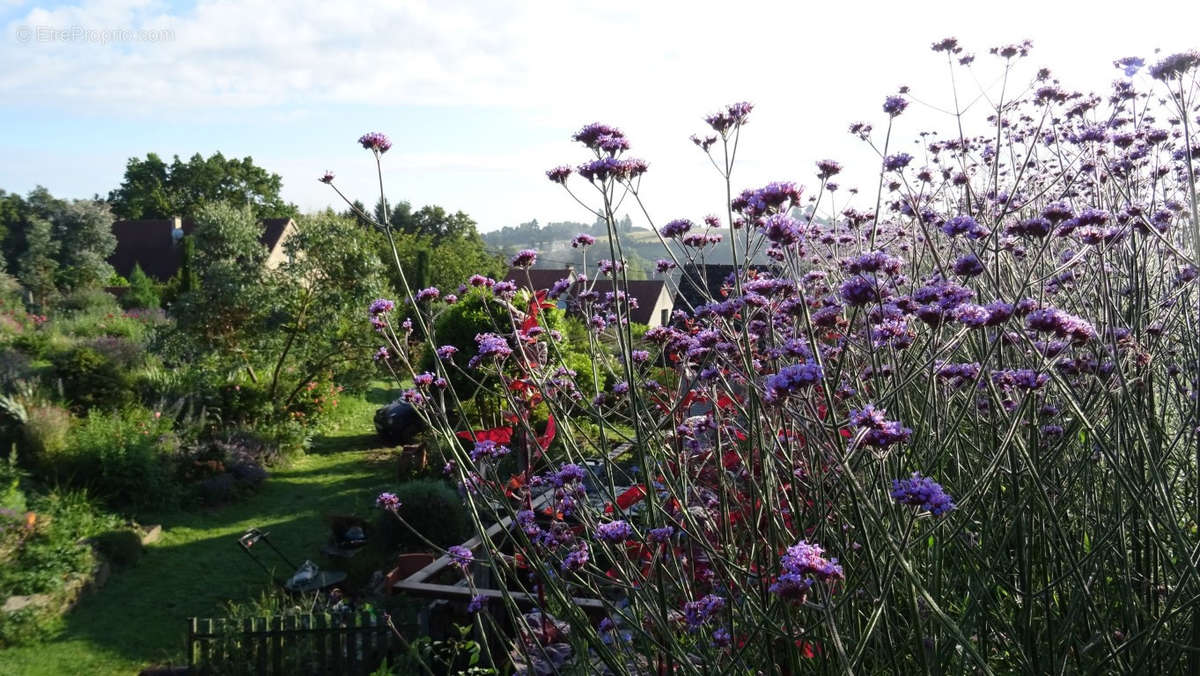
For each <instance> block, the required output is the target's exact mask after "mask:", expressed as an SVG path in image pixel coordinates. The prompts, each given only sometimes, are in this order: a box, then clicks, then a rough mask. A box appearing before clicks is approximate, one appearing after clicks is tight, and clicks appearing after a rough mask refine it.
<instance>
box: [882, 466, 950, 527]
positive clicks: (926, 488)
mask: <svg viewBox="0 0 1200 676" xmlns="http://www.w3.org/2000/svg"><path fill="white" fill-rule="evenodd" d="M892 499H894V500H895V501H896V502H898V503H900V504H902V505H912V506H914V507H918V508H920V509H923V510H925V511H927V512H929V513H930V514H932V515H934V516H942V515H943V514H945V513H946V512H949V511H950V510H952V509H954V500H953V499H952V498H951V497H950V496H949V495H947V494H946V491H945V490H943V489H942V486H941V485H940V484H938V483H937V482H935V481H934V480H933V479H930V478H929V477H924V476H921V474H920V473H918V472H913V475H912V476H911V477H909V478H907V479H893V480H892Z"/></svg>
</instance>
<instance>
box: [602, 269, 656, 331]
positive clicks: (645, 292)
mask: <svg viewBox="0 0 1200 676" xmlns="http://www.w3.org/2000/svg"><path fill="white" fill-rule="evenodd" d="M666 287H667V283H666V282H665V281H663V280H661V279H631V280H629V286H628V288H626V289H625V291H626V293H628V294H629V295H630V297H632V298H636V299H637V305H638V306H637V308H635V309H633V310H631V311H630V313H629V318H630V319H631V320H633V321H635V322H637V323H638V324H649V323H650V320H651V318H653V316H654V315H653V313H654V306H655V304H657V303H658V298H659V296H660V295H661V294H662V293H663V290H664V289H666ZM616 288H618V289H619V288H621V287H620V286H618V287H616ZM591 289H592V291H595V292H596V293H600V294H604V293H611V292H612V290H613V282H612V280H611V279H597V280H596V283H595V285H593V286H592V287H591Z"/></svg>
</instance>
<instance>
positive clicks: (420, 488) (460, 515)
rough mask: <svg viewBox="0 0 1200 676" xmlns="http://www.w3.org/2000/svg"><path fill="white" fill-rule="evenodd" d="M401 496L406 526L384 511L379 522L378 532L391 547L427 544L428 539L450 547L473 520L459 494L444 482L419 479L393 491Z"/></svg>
mask: <svg viewBox="0 0 1200 676" xmlns="http://www.w3.org/2000/svg"><path fill="white" fill-rule="evenodd" d="M394 492H395V494H396V497H398V498H399V499H400V510H399V513H400V516H401V518H403V519H404V523H405V524H407V527H405V526H402V525H401V524H400V523H397V521H396V518H395V517H394V516H393V515H392V514H391V513H390V512H385V513H383V514H381V515H380V518H379V520H378V522H377V532H378V533H379V536H380V537H381V538H382V539H383V542H384V543H385V545H386V546H387V547H389V548H395V547H401V546H402V547H416V548H421V547H425V546H426V545H425V543H424V540H422V539H421V537H418V536H417V535H415V534H414V533H413V532H412V531H414V530H415V531H416V532H417V533H420V535H421V536H423V537H424V538H425V539H426V540H429V541H430V542H433V543H434V544H435V545H438V546H439V547H448V546H450V545H454V544H458V543H460V542H462V541H463V540H465V539H466V537H467V534H468V533H469V532H470V521H469V519H468V517H467V512H466V510H465V509H464V508H463V504H462V500H461V499H460V498H459V497H458V493H457V492H456V491H455V490H454V489H453V488H451V487H450V486H449V484H447V483H446V482H445V481H441V480H438V479H420V480H417V481H409V482H406V483H402V484H400V485H399V486H398V487H397V488H396V490H395V491H394Z"/></svg>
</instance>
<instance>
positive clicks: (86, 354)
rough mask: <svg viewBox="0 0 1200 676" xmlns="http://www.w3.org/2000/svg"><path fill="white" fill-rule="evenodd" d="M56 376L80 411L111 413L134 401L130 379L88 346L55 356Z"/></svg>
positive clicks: (74, 405)
mask: <svg viewBox="0 0 1200 676" xmlns="http://www.w3.org/2000/svg"><path fill="white" fill-rule="evenodd" d="M52 364H53V375H54V377H55V378H57V379H58V380H59V381H60V382H61V383H62V390H63V394H64V395H65V396H66V397H67V400H68V401H69V402H71V404H72V405H73V407H74V409H75V410H76V411H77V412H80V413H82V412H84V411H87V410H90V409H93V408H101V409H105V410H112V409H116V408H120V407H121V406H124V405H125V404H127V403H129V402H130V401H131V400H132V399H133V387H132V384H131V383H130V379H129V377H128V375H127V374H126V372H125V371H123V370H122V369H121V367H120V365H119V364H117V363H116V362H114V361H112V360H111V359H108V358H107V357H105V356H104V355H101V354H100V353H98V352H96V351H95V350H93V349H91V348H89V347H75V348H73V349H70V350H68V351H67V352H64V353H61V354H59V355H56V356H55V357H54V359H53V361H52Z"/></svg>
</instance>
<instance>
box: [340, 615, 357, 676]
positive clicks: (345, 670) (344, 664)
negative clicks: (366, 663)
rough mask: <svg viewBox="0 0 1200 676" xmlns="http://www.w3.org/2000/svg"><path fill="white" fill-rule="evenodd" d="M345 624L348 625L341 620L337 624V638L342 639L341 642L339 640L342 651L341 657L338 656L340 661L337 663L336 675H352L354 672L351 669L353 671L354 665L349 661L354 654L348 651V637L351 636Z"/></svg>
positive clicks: (349, 644)
mask: <svg viewBox="0 0 1200 676" xmlns="http://www.w3.org/2000/svg"><path fill="white" fill-rule="evenodd" d="M347 624H349V623H347V622H346V621H345V620H342V621H340V622H338V635H339V636H341V638H342V640H341V644H342V651H341V655H340V657H341V660H340V662H339V663H338V673H339V674H352V673H354V671H353V669H354V665H353V663H352V662H351V660H352V659H353V657H354V653H353V651H352V650H351V649H350V646H351V640H350V636H351V634H350V631H349V627H348V626H346V625H347Z"/></svg>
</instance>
